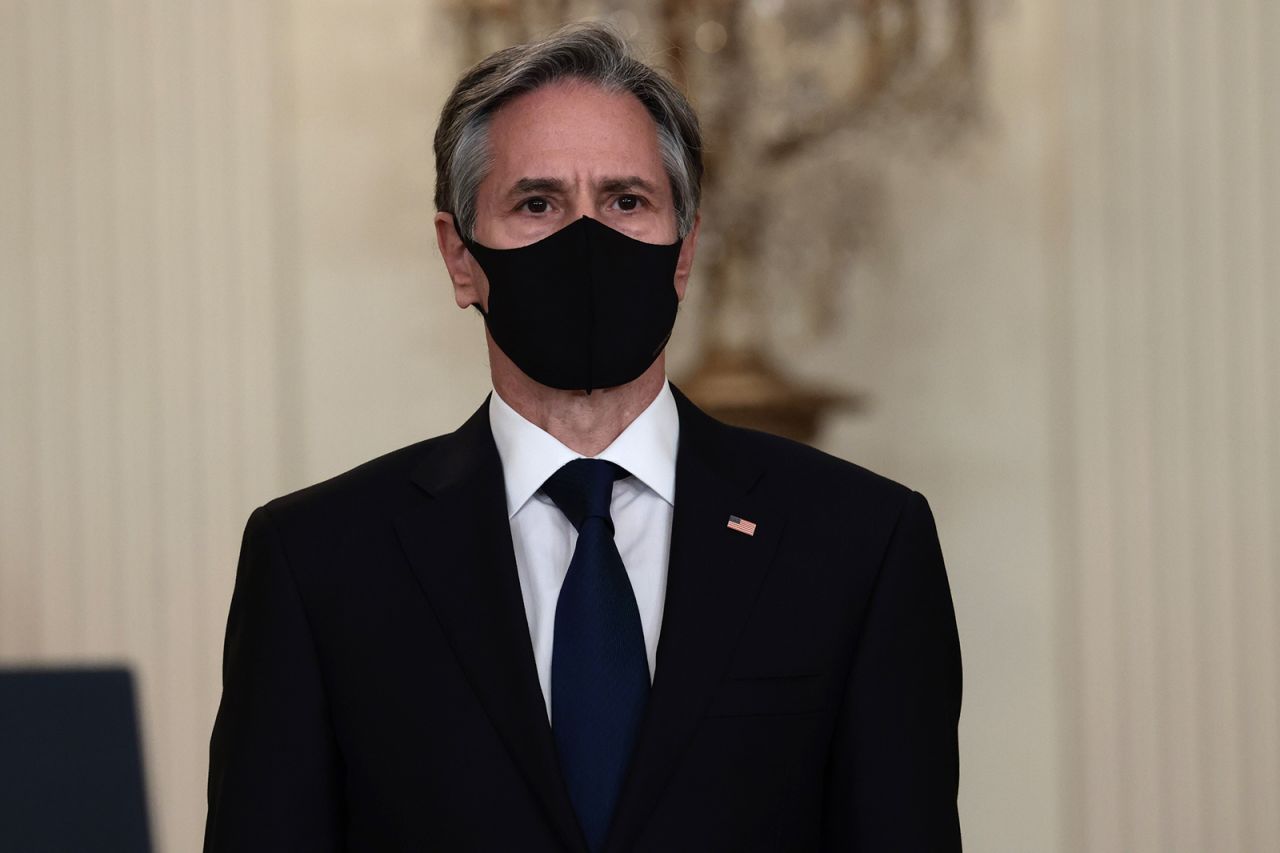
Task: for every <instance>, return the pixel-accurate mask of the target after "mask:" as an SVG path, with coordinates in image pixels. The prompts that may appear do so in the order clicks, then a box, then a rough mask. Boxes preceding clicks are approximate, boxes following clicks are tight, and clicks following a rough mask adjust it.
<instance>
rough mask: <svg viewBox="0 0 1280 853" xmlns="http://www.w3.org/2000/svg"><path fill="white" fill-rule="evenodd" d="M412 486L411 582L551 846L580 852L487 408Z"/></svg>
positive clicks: (408, 519)
mask: <svg viewBox="0 0 1280 853" xmlns="http://www.w3.org/2000/svg"><path fill="white" fill-rule="evenodd" d="M413 479H414V481H415V482H416V483H417V484H418V485H419V486H420V487H422V489H423V490H424V491H426V492H427V493H428V494H429V495H431V498H430V499H426V500H424V502H423V503H422V504H421V505H420V506H417V507H414V508H413V509H411V510H409V511H407V512H405V513H403V514H401V515H400V516H398V517H397V518H396V520H395V525H396V530H397V532H398V534H399V536H400V540H401V543H402V545H403V546H404V549H405V552H406V553H407V554H408V557H409V562H410V564H411V565H412V568H413V572H414V575H415V576H416V578H417V580H418V583H419V584H420V585H421V587H422V591H423V592H424V593H425V594H426V596H427V599H428V600H429V602H430V605H431V608H432V610H433V611H434V612H435V614H436V617H437V618H438V619H439V621H440V625H441V627H442V629H443V630H444V633H445V635H446V636H447V637H448V639H449V642H450V643H451V644H452V647H453V650H454V653H455V655H456V656H457V658H458V661H459V663H460V664H461V666H462V668H463V671H464V672H465V673H466V677H467V679H468V681H469V683H470V684H471V686H472V688H473V689H474V690H475V692H476V695H477V696H478V697H479V699H480V702H481V704H482V705H483V706H484V709H485V712H486V713H487V714H488V716H489V719H490V720H491V721H492V722H493V725H494V728H495V729H497V731H498V734H499V735H500V737H501V738H502V740H503V741H504V742H505V744H506V746H507V749H508V750H509V751H510V753H511V755H512V757H513V758H514V760H515V763H516V765H517V766H518V767H519V768H520V770H521V772H522V773H523V774H524V776H525V778H526V780H527V781H528V783H529V786H530V787H531V788H532V789H533V791H534V793H535V794H536V795H537V796H538V798H539V800H540V801H541V802H542V805H543V806H544V808H545V809H546V812H547V814H548V815H549V816H550V819H551V823H552V824H553V826H554V827H555V829H556V831H557V832H558V833H559V835H560V837H561V841H562V842H563V843H564V844H565V845H566V846H567V848H568V849H570V850H574V851H585V850H586V845H585V842H584V840H583V838H582V834H581V831H580V829H579V828H578V824H577V818H576V816H575V814H574V811H573V806H572V803H571V802H570V800H569V796H568V792H567V790H566V789H565V786H564V782H563V780H562V777H561V775H560V772H559V769H558V765H557V761H556V756H555V743H554V741H553V739H552V736H551V727H550V724H549V723H548V721H547V712H546V706H545V704H544V703H543V698H542V690H541V687H540V685H539V682H538V673H537V666H536V664H535V662H534V657H533V645H532V642H531V641H530V638H529V630H528V621H527V617H526V615H525V609H524V600H523V597H522V594H521V592H520V583H519V578H518V576H517V573H516V563H515V552H514V549H513V547H512V544H511V528H510V525H509V522H508V520H507V508H506V498H505V491H504V486H503V479H502V464H501V461H500V459H499V457H498V452H497V447H496V446H495V445H494V442H493V434H492V432H491V431H490V428H489V421H488V400H487V399H486V401H485V404H483V405H481V407H480V408H479V409H478V410H477V411H476V413H475V414H474V415H472V416H471V418H470V419H469V420H468V421H467V422H466V423H465V424H463V426H462V427H461V428H459V429H458V431H457V432H454V433H452V434H451V435H449V436H446V437H444V438H442V439H441V440H440V442H439V443H438V444H437V446H436V447H435V448H434V449H433V450H432V451H431V452H430V453H429V454H428V455H427V457H426V458H425V459H424V460H423V461H422V462H421V463H420V464H419V466H418V468H417V469H416V470H415V471H414V474H413Z"/></svg>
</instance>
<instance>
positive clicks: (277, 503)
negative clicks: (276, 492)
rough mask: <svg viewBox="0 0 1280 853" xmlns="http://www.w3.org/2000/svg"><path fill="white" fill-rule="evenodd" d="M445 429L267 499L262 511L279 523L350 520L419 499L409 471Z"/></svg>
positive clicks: (345, 522) (384, 512)
mask: <svg viewBox="0 0 1280 853" xmlns="http://www.w3.org/2000/svg"><path fill="white" fill-rule="evenodd" d="M448 435H449V434H448V433H446V434H442V435H437V436H432V437H431V438H426V439H422V440H420V441H416V442H414V443H412V444H408V445H405V446H404V447H399V448H397V449H395V450H391V451H388V452H386V453H383V454H381V455H379V456H376V457H374V458H372V459H370V460H368V461H366V462H362V463H360V464H358V465H356V466H354V467H352V468H349V469H347V470H345V471H343V472H341V473H339V474H335V475H333V476H331V477H328V478H326V479H323V480H320V481H318V482H315V483H312V484H311V485H308V486H304V487H302V488H299V489H296V490H294V491H291V492H288V493H286V494H282V495H280V496H278V497H275V498H272V499H270V500H268V501H267V502H266V504H265V509H266V511H267V512H268V513H269V514H270V515H271V517H272V518H273V519H274V520H275V521H276V523H277V524H279V525H281V526H282V527H293V526H299V525H302V526H307V527H316V526H324V525H330V524H332V525H340V524H342V525H349V524H351V523H352V522H353V521H356V520H358V519H360V518H373V517H380V516H381V517H385V516H386V515H387V514H388V513H391V514H394V513H395V512H397V511H398V510H399V509H400V508H402V507H405V506H408V505H410V504H411V503H412V502H414V501H415V500H417V499H419V497H420V495H421V492H420V491H419V490H418V488H417V487H416V486H415V485H414V483H413V481H412V480H411V477H410V475H411V474H412V472H413V470H414V469H415V468H416V466H417V465H419V464H420V463H421V461H422V460H423V459H425V458H426V457H427V456H428V455H430V454H431V453H432V452H433V451H434V450H435V449H436V448H437V447H438V446H439V445H440V444H441V442H443V441H444V440H445V439H446V438H447V437H448Z"/></svg>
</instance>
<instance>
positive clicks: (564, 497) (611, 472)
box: [542, 459, 631, 532]
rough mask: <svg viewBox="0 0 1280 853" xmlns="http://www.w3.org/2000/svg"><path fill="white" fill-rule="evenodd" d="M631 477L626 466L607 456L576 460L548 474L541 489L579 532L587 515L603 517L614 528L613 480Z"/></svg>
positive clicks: (589, 516) (588, 516) (610, 527)
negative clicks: (612, 514)
mask: <svg viewBox="0 0 1280 853" xmlns="http://www.w3.org/2000/svg"><path fill="white" fill-rule="evenodd" d="M629 476H631V474H630V473H628V471H627V469H625V468H623V467H622V466H621V465H616V464H614V463H613V462H609V461H607V460H605V459H574V460H573V461H571V462H566V463H565V464H564V465H562V466H561V467H560V470H559V471H556V472H555V473H554V474H552V475H551V476H550V477H548V478H547V481H546V482H545V483H543V484H542V491H543V492H544V493H545V494H546V496H547V497H549V498H551V500H552V501H554V502H555V505H556V506H557V507H559V508H560V511H561V512H563V513H564V515H565V518H568V519H569V523H570V524H572V525H573V526H574V528H575V529H577V530H578V531H579V532H581V530H582V525H583V524H584V523H585V522H586V520H587V519H588V518H602V519H604V521H605V523H606V524H608V525H609V529H610V530H612V529H613V517H612V516H610V515H609V504H610V503H611V502H612V500H613V481H614V480H621V479H622V478H624V477H629Z"/></svg>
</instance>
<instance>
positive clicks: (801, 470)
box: [722, 424, 913, 506]
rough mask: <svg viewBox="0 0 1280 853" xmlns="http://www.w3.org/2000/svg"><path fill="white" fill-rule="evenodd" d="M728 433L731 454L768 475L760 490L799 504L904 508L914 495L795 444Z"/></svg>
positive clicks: (735, 430)
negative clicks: (853, 503) (851, 502)
mask: <svg viewBox="0 0 1280 853" xmlns="http://www.w3.org/2000/svg"><path fill="white" fill-rule="evenodd" d="M722 426H723V427H724V438H725V440H726V443H727V444H728V445H729V446H730V452H731V453H732V454H733V455H735V456H737V457H740V458H741V459H743V460H752V461H753V462H754V463H755V464H758V465H759V466H760V467H761V469H762V474H763V475H762V477H761V479H760V484H759V488H762V489H768V490H769V491H770V492H784V493H786V494H788V495H789V496H790V500H792V501H793V502H794V501H800V502H804V501H815V500H816V501H823V502H831V501H838V502H844V501H848V500H851V499H852V500H856V501H857V502H859V503H867V502H872V503H881V504H889V505H899V506H900V505H901V503H902V502H903V501H905V500H906V499H907V497H909V496H910V495H911V494H912V492H913V489H911V487H909V486H907V485H904V484H903V483H900V482H898V481H896V480H893V479H891V478H889V477H887V476H885V475H884V474H880V473H878V472H876V471H874V470H872V469H870V468H867V467H865V466H863V465H860V464H858V463H856V462H851V461H849V460H848V459H843V458H841V457H839V456H836V455H834V454H832V453H828V452H827V451H824V450H820V449H818V448H816V447H813V446H812V445H809V444H805V443H803V442H800V441H796V440H794V439H790V438H786V437H784V436H780V435H774V434H773V433H768V432H762V431H760V430H754V429H748V428H745V427H736V426H730V425H727V424H722Z"/></svg>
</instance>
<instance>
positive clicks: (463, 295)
mask: <svg viewBox="0 0 1280 853" xmlns="http://www.w3.org/2000/svg"><path fill="white" fill-rule="evenodd" d="M435 226H436V245H437V246H439V247H440V256H441V257H442V258H444V266H445V269H447V270H448V271H449V279H450V280H451V281H452V282H453V299H454V301H455V302H457V303H458V307H459V308H469V307H471V306H472V305H476V304H483V300H482V299H481V298H480V283H479V278H480V276H481V273H480V269H479V264H477V263H476V260H475V258H473V257H471V253H470V252H469V251H467V246H466V244H465V243H463V242H462V237H461V236H460V235H459V234H458V229H457V228H456V227H454V219H453V214H452V213H445V212H444V211H441V212H439V213H437V214H436V215H435Z"/></svg>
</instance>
